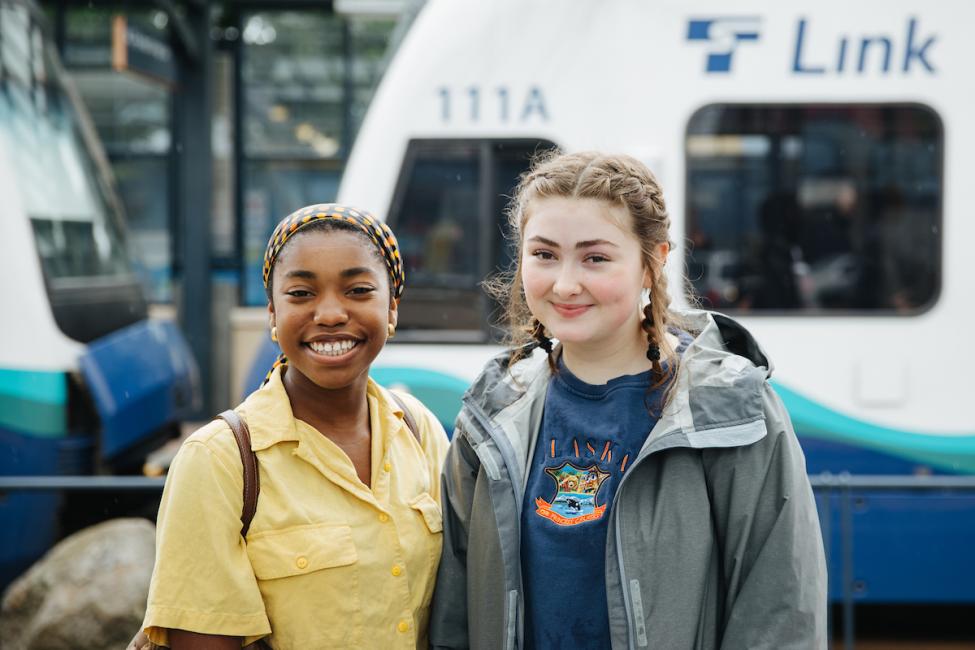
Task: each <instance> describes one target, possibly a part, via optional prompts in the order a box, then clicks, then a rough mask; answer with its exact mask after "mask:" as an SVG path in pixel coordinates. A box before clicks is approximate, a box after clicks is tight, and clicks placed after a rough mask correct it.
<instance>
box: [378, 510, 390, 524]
mask: <svg viewBox="0 0 975 650" xmlns="http://www.w3.org/2000/svg"><path fill="white" fill-rule="evenodd" d="M379 521H381V522H383V523H384V524H385V523H386V522H387V521H389V515H387V514H386V513H385V512H380V513H379Z"/></svg>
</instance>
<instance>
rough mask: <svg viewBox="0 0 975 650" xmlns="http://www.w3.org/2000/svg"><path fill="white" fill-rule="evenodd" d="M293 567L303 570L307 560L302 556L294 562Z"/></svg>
mask: <svg viewBox="0 0 975 650" xmlns="http://www.w3.org/2000/svg"><path fill="white" fill-rule="evenodd" d="M295 566H296V567H298V568H299V569H304V568H305V567H306V566H308V558H306V557H305V556H304V555H302V556H301V557H299V558H298V559H297V560H295Z"/></svg>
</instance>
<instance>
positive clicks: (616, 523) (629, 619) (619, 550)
mask: <svg viewBox="0 0 975 650" xmlns="http://www.w3.org/2000/svg"><path fill="white" fill-rule="evenodd" d="M663 437H665V436H661V438H663ZM656 452H657V450H655V449H653V448H652V446H651V448H650V449H648V450H647V453H646V454H644V455H643V456H638V457H637V458H636V459H635V460H634V461H633V464H632V465H630V473H629V474H626V475H624V476H623V478H622V479H621V480H620V484H619V485H618V486H617V487H616V495H615V496H614V497H613V509H612V515H611V516H612V517H613V530H614V531H615V532H616V565H617V566H618V567H619V574H620V587H621V588H622V590H623V608H624V609H625V610H626V647H627V648H629V649H630V650H633V648H634V647H635V646H634V645H633V636H634V630H633V628H634V627H635V626H636V617H635V616H634V613H633V605H632V603H631V602H630V585H629V583H628V582H627V581H626V569H625V568H624V567H623V544H622V543H621V541H622V537H621V535H620V517H619V510H618V509H617V507H616V506H617V504H618V503H619V500H620V495H621V494H623V486H624V485H626V479H628V478H629V477H630V475H631V474H633V470H634V469H636V467H637V466H638V465H639V464H640V463H642V462H643V461H645V460H646V459H647V458H649V457H650V456H652V455H653V454H655V453H656Z"/></svg>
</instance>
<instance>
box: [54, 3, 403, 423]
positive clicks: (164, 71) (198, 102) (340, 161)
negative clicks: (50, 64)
mask: <svg viewBox="0 0 975 650" xmlns="http://www.w3.org/2000/svg"><path fill="white" fill-rule="evenodd" d="M41 5H42V7H43V9H44V12H45V14H46V15H47V18H48V20H49V23H50V27H51V33H52V34H53V36H54V40H55V43H56V47H57V49H58V51H59V53H60V55H61V58H62V60H63V63H64V64H65V67H66V68H67V69H68V71H69V72H70V73H71V75H72V77H73V78H74V81H75V84H76V85H77V88H78V90H79V92H80V94H81V96H82V98H83V100H84V102H85V103H86V104H87V106H88V108H89V110H90V111H91V114H92V117H93V119H94V122H95V126H96V128H97V131H98V134H99V136H100V137H101V139H102V142H103V144H104V147H105V150H106V153H107V155H108V158H109V160H110V163H111V167H112V169H113V171H114V174H115V177H116V181H117V184H118V189H119V193H120V195H121V198H122V202H123V203H124V207H125V211H126V215H127V219H128V227H129V241H130V243H131V251H130V255H131V259H132V263H133V264H134V265H135V267H136V269H137V271H138V273H139V275H140V277H141V279H142V281H143V283H144V284H145V287H146V289H147V292H148V296H149V299H150V301H151V303H152V311H153V313H154V314H155V315H157V316H159V315H162V316H167V315H169V316H171V317H173V318H176V317H177V315H178V312H180V313H179V316H180V320H181V321H182V324H183V326H184V329H185V330H187V335H188V338H189V339H190V342H191V345H193V343H194V339H197V343H196V344H195V345H193V347H194V351H195V352H196V353H197V356H198V357H200V358H199V359H198V361H200V365H201V370H202V372H203V374H204V378H206V375H209V378H208V379H207V381H206V385H207V395H206V399H205V402H204V409H205V412H214V411H215V410H218V409H219V408H223V407H224V406H226V405H229V404H230V403H231V402H235V401H236V400H237V398H238V397H239V393H240V390H241V385H240V379H239V378H240V377H242V373H243V369H244V367H245V366H246V365H247V364H248V363H249V362H250V358H237V357H238V356H241V354H237V355H235V354H232V352H231V350H232V347H233V345H232V344H233V343H239V344H240V345H239V349H240V350H243V351H244V352H243V353H242V355H243V356H245V357H246V356H247V351H250V350H253V349H254V347H255V346H254V339H256V338H258V337H259V336H261V335H262V333H263V329H264V321H265V320H266V318H264V315H263V313H262V312H261V311H260V309H257V310H248V309H243V310H238V309H237V308H238V307H244V308H246V307H255V308H262V307H263V306H264V305H265V302H266V301H265V298H264V290H263V286H262V283H261V263H262V256H263V252H264V246H265V244H266V242H267V238H268V236H269V234H270V232H271V230H272V229H273V227H274V225H275V224H276V223H277V221H278V220H279V219H281V218H282V217H283V216H285V215H286V214H288V213H289V212H290V211H291V210H294V209H296V208H297V207H300V206H303V205H307V204H310V203H321V202H328V201H331V200H333V199H334V198H335V194H336V191H337V188H338V183H339V179H340V177H341V175H342V171H343V169H344V166H345V162H346V159H347V157H348V154H349V150H350V148H351V145H352V141H353V139H354V138H355V136H356V132H357V129H358V127H359V125H360V123H361V121H362V118H363V115H364V113H365V110H366V106H367V105H368V103H369V101H370V99H371V97H372V93H373V91H374V89H375V87H376V85H377V83H378V81H379V78H380V76H381V75H382V71H383V68H384V63H385V56H386V53H387V50H388V48H389V46H390V43H391V42H392V40H393V39H394V36H395V35H396V34H397V33H398V32H397V30H396V25H397V21H398V19H399V18H400V17H402V16H404V15H407V16H408V15H409V13H410V11H412V9H411V8H410V7H411V6H412V5H411V3H409V2H405V1H403V0H398V1H390V0H379V1H376V0H373V1H367V2H361V1H360V2H356V1H353V2H321V1H318V2H311V1H297V2H280V1H272V0H265V1H254V0H244V1H237V2H233V1H229V2H217V3H205V2H193V1H189V2H160V1H156V2H147V1H138V0H133V1H129V2H99V1H97V0H96V1H94V2H92V1H89V0H84V1H79V2H74V1H72V0H58V1H50V2H42V3H41ZM189 79H193V81H192V82H191V83H187V82H188V80H189ZM207 136H208V139H209V141H210V146H209V147H206V146H201V143H200V142H199V139H200V138H201V137H204V138H206V137H207ZM206 174H209V177H210V179H211V182H210V183H209V184H208V183H193V180H194V179H199V178H201V175H204V176H205V175H206ZM364 207H370V206H364ZM201 220H205V223H201ZM205 224H208V228H204V225H205ZM204 235H205V237H204ZM187 238H194V239H201V238H203V239H206V240H207V241H208V242H209V244H208V247H209V267H208V268H202V267H200V268H196V267H194V264H196V263H197V262H196V261H192V260H191V261H190V262H189V267H188V266H187V260H188V259H189V257H193V256H192V254H190V256H188V255H187V252H186V251H187V246H190V247H192V246H193V245H194V242H189V241H187ZM191 250H192V249H191ZM203 277H209V279H210V290H211V291H212V295H211V300H210V302H211V304H212V311H211V312H210V313H209V314H206V313H202V312H201V311H200V309H199V307H200V305H199V300H200V299H201V298H202V299H204V300H205V296H206V292H205V291H204V292H203V293H201V294H199V295H195V294H188V295H186V296H185V297H186V299H187V300H188V301H189V303H191V304H187V305H186V306H187V309H186V310H185V313H183V312H182V311H181V310H180V309H179V306H180V305H181V304H183V302H182V300H183V299H184V293H185V292H183V290H182V289H183V287H184V286H186V284H187V282H188V281H190V282H191V283H193V282H196V283H198V282H199V279H200V278H203ZM194 330H196V331H197V332H198V335H197V336H196V337H194V334H193V332H194ZM205 332H209V333H210V336H205V335H204V333H205ZM233 377H237V378H238V381H237V382H235V381H234V380H233Z"/></svg>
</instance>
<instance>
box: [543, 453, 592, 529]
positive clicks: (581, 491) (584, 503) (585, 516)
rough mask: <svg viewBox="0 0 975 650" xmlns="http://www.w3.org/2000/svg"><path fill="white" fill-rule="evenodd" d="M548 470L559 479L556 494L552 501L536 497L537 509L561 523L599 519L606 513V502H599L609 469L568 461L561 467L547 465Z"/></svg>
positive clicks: (544, 515)
mask: <svg viewBox="0 0 975 650" xmlns="http://www.w3.org/2000/svg"><path fill="white" fill-rule="evenodd" d="M545 473H546V474H548V475H549V476H551V477H552V478H553V479H554V480H555V486H556V491H555V497H554V498H553V499H552V501H551V502H549V501H546V500H545V499H542V498H540V497H539V498H536V499H535V506H536V507H537V510H535V512H536V513H537V514H538V515H541V516H542V517H545V518H546V519H549V520H551V521H553V522H555V523H556V524H558V525H560V526H575V525H577V524H581V523H583V522H586V521H595V520H597V519H599V518H600V517H602V516H603V513H605V512H606V504H605V503H604V504H602V505H601V506H598V505H596V495H597V494H598V493H599V487H600V486H601V485H602V484H603V481H605V480H606V479H607V478H609V476H610V474H609V472H604V471H603V470H601V469H599V467H597V466H596V465H595V464H593V465H591V466H589V467H576V466H575V465H573V464H572V463H570V462H569V461H566V462H564V463H562V464H561V465H559V466H558V467H546V468H545Z"/></svg>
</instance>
